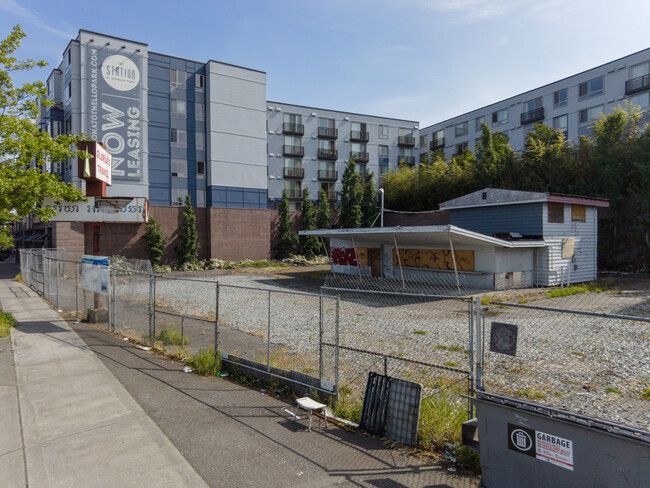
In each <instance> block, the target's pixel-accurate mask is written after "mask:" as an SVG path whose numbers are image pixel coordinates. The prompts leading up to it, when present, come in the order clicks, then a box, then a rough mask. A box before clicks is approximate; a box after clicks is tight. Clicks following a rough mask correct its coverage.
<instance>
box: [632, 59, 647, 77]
mask: <svg viewBox="0 0 650 488" xmlns="http://www.w3.org/2000/svg"><path fill="white" fill-rule="evenodd" d="M647 74H648V62H647V61H646V62H645V63H639V64H635V65H634V66H630V79H631V80H633V79H634V78H639V77H641V76H645V75H647Z"/></svg>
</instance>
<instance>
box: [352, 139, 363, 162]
mask: <svg viewBox="0 0 650 488" xmlns="http://www.w3.org/2000/svg"><path fill="white" fill-rule="evenodd" d="M350 146H351V149H352V150H351V151H350V157H351V158H354V159H355V160H357V161H358V160H359V159H364V158H366V157H367V152H366V145H365V144H363V143H360V142H353V143H352V144H350Z"/></svg>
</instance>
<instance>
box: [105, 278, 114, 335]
mask: <svg viewBox="0 0 650 488" xmlns="http://www.w3.org/2000/svg"><path fill="white" fill-rule="evenodd" d="M111 271H112V269H111V268H110V266H109V268H108V289H107V290H106V298H107V300H108V330H113V327H112V324H113V299H112V297H111V276H112V275H113V273H112V272H111Z"/></svg>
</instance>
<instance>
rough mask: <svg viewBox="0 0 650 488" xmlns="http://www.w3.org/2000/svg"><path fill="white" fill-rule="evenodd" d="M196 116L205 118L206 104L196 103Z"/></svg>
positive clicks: (199, 118)
mask: <svg viewBox="0 0 650 488" xmlns="http://www.w3.org/2000/svg"><path fill="white" fill-rule="evenodd" d="M194 118H196V120H205V105H203V104H202V103H200V102H196V103H195V104H194Z"/></svg>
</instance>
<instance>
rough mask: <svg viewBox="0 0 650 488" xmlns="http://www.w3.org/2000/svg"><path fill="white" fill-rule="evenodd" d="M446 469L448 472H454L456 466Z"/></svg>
mask: <svg viewBox="0 0 650 488" xmlns="http://www.w3.org/2000/svg"><path fill="white" fill-rule="evenodd" d="M447 471H449V472H450V473H455V472H456V468H447Z"/></svg>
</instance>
